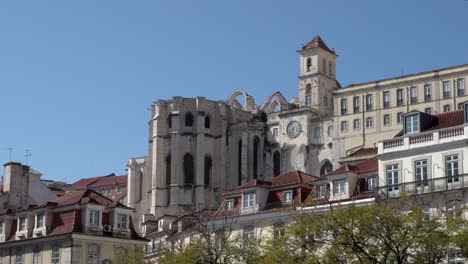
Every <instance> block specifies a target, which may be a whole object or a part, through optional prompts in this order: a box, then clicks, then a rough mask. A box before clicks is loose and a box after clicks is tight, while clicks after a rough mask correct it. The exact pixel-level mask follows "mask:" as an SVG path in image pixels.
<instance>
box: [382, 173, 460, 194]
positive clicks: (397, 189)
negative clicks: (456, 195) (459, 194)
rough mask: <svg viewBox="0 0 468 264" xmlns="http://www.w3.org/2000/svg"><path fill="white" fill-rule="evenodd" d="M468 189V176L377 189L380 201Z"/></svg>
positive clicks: (433, 179)
mask: <svg viewBox="0 0 468 264" xmlns="http://www.w3.org/2000/svg"><path fill="white" fill-rule="evenodd" d="M463 188H468V174H462V175H456V176H448V177H439V178H432V179H427V180H421V181H414V182H405V183H400V184H394V185H387V186H381V187H377V188H376V198H377V199H378V200H382V199H389V198H396V197H402V196H410V195H420V194H428V193H435V192H445V191H451V190H459V189H463Z"/></svg>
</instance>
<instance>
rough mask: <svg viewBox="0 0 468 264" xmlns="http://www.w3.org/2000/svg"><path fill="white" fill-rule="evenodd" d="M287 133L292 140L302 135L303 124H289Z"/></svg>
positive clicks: (292, 122) (293, 122) (295, 122)
mask: <svg viewBox="0 0 468 264" xmlns="http://www.w3.org/2000/svg"><path fill="white" fill-rule="evenodd" d="M286 133H287V134H288V136H289V137H290V138H295V137H297V136H299V134H300V133H301V124H299V122H297V121H291V122H289V124H288V126H287V127H286Z"/></svg>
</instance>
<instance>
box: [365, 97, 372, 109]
mask: <svg viewBox="0 0 468 264" xmlns="http://www.w3.org/2000/svg"><path fill="white" fill-rule="evenodd" d="M372 105H373V103H372V94H368V95H366V111H372Z"/></svg>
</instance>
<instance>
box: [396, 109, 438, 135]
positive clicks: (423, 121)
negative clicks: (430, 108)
mask: <svg viewBox="0 0 468 264" xmlns="http://www.w3.org/2000/svg"><path fill="white" fill-rule="evenodd" d="M435 121H437V117H436V116H433V115H430V114H426V113H423V112H419V111H412V112H409V113H406V114H404V115H403V133H404V134H412V133H419V132H421V131H424V130H426V129H428V128H430V127H431V126H432V125H433V124H434V122H435Z"/></svg>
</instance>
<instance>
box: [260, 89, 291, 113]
mask: <svg viewBox="0 0 468 264" xmlns="http://www.w3.org/2000/svg"><path fill="white" fill-rule="evenodd" d="M287 103H288V101H286V98H285V97H284V96H283V95H282V94H281V93H280V92H274V93H272V94H271V95H270V96H268V98H267V99H266V100H265V102H264V103H263V106H262V110H264V111H265V112H267V113H272V112H274V111H275V108H277V107H279V109H280V110H282V106H283V105H285V104H287Z"/></svg>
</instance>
